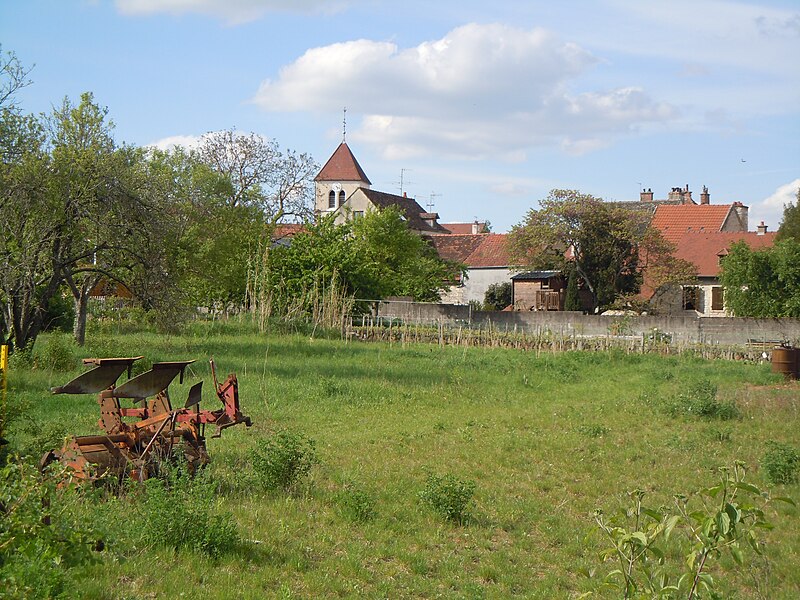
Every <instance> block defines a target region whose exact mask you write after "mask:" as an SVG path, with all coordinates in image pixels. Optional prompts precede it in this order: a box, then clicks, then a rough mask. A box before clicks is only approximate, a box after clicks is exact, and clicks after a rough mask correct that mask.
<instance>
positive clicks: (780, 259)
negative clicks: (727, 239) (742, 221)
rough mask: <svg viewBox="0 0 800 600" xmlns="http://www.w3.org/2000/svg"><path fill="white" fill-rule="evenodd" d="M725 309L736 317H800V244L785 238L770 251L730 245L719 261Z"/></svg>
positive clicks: (742, 243) (740, 243) (739, 244)
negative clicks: (724, 255) (720, 261)
mask: <svg viewBox="0 0 800 600" xmlns="http://www.w3.org/2000/svg"><path fill="white" fill-rule="evenodd" d="M720 282H721V283H722V285H723V287H724V288H725V306H726V307H727V309H728V310H730V311H731V312H732V313H733V314H734V315H736V316H739V317H759V318H770V317H793V318H798V317H800V242H799V241H797V240H796V239H794V238H791V237H790V238H786V239H783V240H781V241H778V242H776V243H775V246H774V247H772V248H767V249H765V250H752V249H751V248H750V247H749V246H748V245H747V244H746V243H745V242H738V243H736V244H733V245H732V246H731V248H730V250H729V251H728V255H727V256H726V257H725V258H724V259H723V261H722V272H721V274H720Z"/></svg>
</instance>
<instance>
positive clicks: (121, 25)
mask: <svg viewBox="0 0 800 600" xmlns="http://www.w3.org/2000/svg"><path fill="white" fill-rule="evenodd" d="M0 44H2V50H3V52H8V51H12V52H14V53H15V54H16V56H17V57H18V59H19V60H20V61H21V62H22V63H23V64H24V65H26V66H29V67H32V70H31V73H30V78H31V80H32V84H31V85H30V86H28V87H26V88H24V89H23V90H21V91H20V92H19V93H18V95H17V101H18V102H19V104H20V105H21V107H22V108H23V109H24V110H25V111H27V112H31V113H40V112H49V111H50V110H52V107H53V106H55V105H58V104H60V103H61V101H62V99H63V98H64V97H68V98H70V99H72V100H73V101H75V102H77V101H78V100H79V97H80V94H81V93H83V92H86V91H89V92H92V93H93V94H94V97H95V100H96V102H98V103H99V104H101V105H103V106H106V107H108V110H109V115H110V117H111V118H112V119H113V121H114V123H115V125H116V127H115V137H116V139H117V141H118V142H120V143H121V142H126V143H129V144H135V145H140V146H145V145H156V146H160V147H169V145H170V144H176V143H180V144H182V145H188V146H191V145H192V144H193V143H196V142H197V140H199V139H200V137H201V136H202V135H203V134H205V133H207V132H210V131H219V130H222V129H233V128H235V129H236V130H238V131H241V132H244V133H249V132H254V133H257V134H259V135H263V136H265V137H267V138H270V139H272V138H274V139H275V140H277V142H278V143H279V144H280V146H281V147H282V148H286V149H291V150H294V151H297V152H303V153H308V154H310V155H311V156H313V157H314V159H315V160H316V161H317V162H318V163H319V165H320V167H321V166H322V165H323V164H324V163H325V161H326V160H327V159H328V158H329V157H330V155H331V154H332V153H333V151H334V150H335V149H336V147H337V146H338V145H339V143H340V142H341V141H342V139H343V136H345V135H346V141H347V143H348V145H349V146H350V148H351V150H352V151H353V153H354V154H355V156H356V158H357V159H358V161H359V163H360V164H361V166H362V168H363V169H364V171H365V172H366V174H367V176H368V177H369V178H370V180H371V181H372V187H373V189H377V190H380V191H384V192H390V193H400V192H401V190H402V191H403V192H406V193H407V194H408V195H409V196H412V197H414V198H416V199H417V201H418V202H419V204H420V205H422V206H423V207H426V208H428V207H429V208H430V209H431V210H433V211H435V212H438V213H439V216H440V221H441V222H471V221H473V220H474V219H478V220H480V221H485V220H488V221H489V222H490V223H491V224H492V229H493V230H494V231H497V232H503V231H508V230H510V228H511V227H513V226H514V225H515V224H517V223H519V222H521V221H522V220H523V219H524V217H525V215H526V213H527V212H528V210H530V209H531V208H536V207H537V206H538V201H539V200H540V199H543V198H545V197H547V195H548V193H549V191H550V190H551V189H554V188H560V189H575V190H580V191H581V192H583V193H586V194H592V195H594V196H596V197H599V198H604V199H606V200H615V201H622V200H637V199H638V198H639V192H640V191H641V190H642V189H652V191H653V192H654V195H655V198H656V199H662V198H666V197H667V194H668V192H669V191H670V189H671V188H673V187H685V186H686V185H688V186H689V189H690V190H692V191H693V192H694V197H695V199H697V198H698V197H699V195H700V192H701V190H702V187H703V186H706V187H708V190H709V192H710V194H711V202H712V204H729V203H731V202H735V201H738V202H742V203H744V204H745V205H747V206H749V207H750V229H755V226H756V225H757V224H758V223H759V222H760V221H762V220H763V221H764V222H765V223H766V224H767V225H768V226H769V229H770V230H774V229H777V227H778V225H779V223H780V220H781V216H782V214H783V206H784V204H785V203H788V202H794V201H795V195H796V192H797V189H798V187H800V2H799V1H798V0H760V1H758V2H756V1H748V0H743V1H738V2H737V1H729V0H670V1H669V2H667V1H656V0H594V1H592V0H569V1H566V0H565V1H562V2H553V1H552V0H546V1H542V0H495V1H494V2H486V1H485V0H436V1H433V0H403V1H402V2H400V1H390V0H0ZM345 108H346V112H345V110H344V109H345ZM401 184H402V186H401Z"/></svg>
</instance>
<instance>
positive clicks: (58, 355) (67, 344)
mask: <svg viewBox="0 0 800 600" xmlns="http://www.w3.org/2000/svg"><path fill="white" fill-rule="evenodd" d="M33 364H34V366H35V367H36V368H37V369H46V370H49V371H71V370H73V369H74V368H75V367H76V366H78V359H77V358H76V355H75V346H74V344H73V343H72V341H71V340H70V338H69V336H68V335H66V334H63V333H60V334H53V335H51V336H49V337H48V338H47V341H46V342H45V344H44V347H43V348H42V350H41V352H38V353H36V354H34V357H33Z"/></svg>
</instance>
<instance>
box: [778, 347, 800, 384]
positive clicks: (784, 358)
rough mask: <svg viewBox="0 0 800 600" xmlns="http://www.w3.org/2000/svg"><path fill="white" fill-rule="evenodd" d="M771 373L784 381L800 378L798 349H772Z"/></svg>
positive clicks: (799, 353) (799, 352) (799, 350)
mask: <svg viewBox="0 0 800 600" xmlns="http://www.w3.org/2000/svg"><path fill="white" fill-rule="evenodd" d="M772 372H773V373H781V374H783V376H784V377H785V378H786V379H798V378H800V348H792V347H788V346H778V347H777V348H773V349H772Z"/></svg>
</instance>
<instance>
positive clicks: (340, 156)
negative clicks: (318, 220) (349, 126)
mask: <svg viewBox="0 0 800 600" xmlns="http://www.w3.org/2000/svg"><path fill="white" fill-rule="evenodd" d="M344 133H345V130H344V129H343V130H342V134H343V135H342V137H343V138H344ZM371 185H372V182H370V180H369V178H368V177H367V175H366V173H364V170H363V169H362V168H361V165H359V164H358V161H357V160H356V157H355V156H353V153H352V152H351V150H350V147H349V146H348V145H347V142H345V141H344V139H343V140H342V143H341V144H339V147H338V148H336V151H335V152H334V153H333V154H332V155H331V157H330V158H329V159H328V162H326V163H325V166H324V167H322V169H321V170H320V172H319V173H318V174H317V176H316V177H315V178H314V190H315V208H316V211H317V212H318V213H324V212H329V211H332V210H336V209H337V208H339V207H340V206H341V205H342V204H343V203H344V201H345V200H346V199H347V197H348V196H349V195H350V194H352V193H353V192H354V191H356V190H357V189H358V188H360V187H363V188H367V189H369V188H370V186H371Z"/></svg>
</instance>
